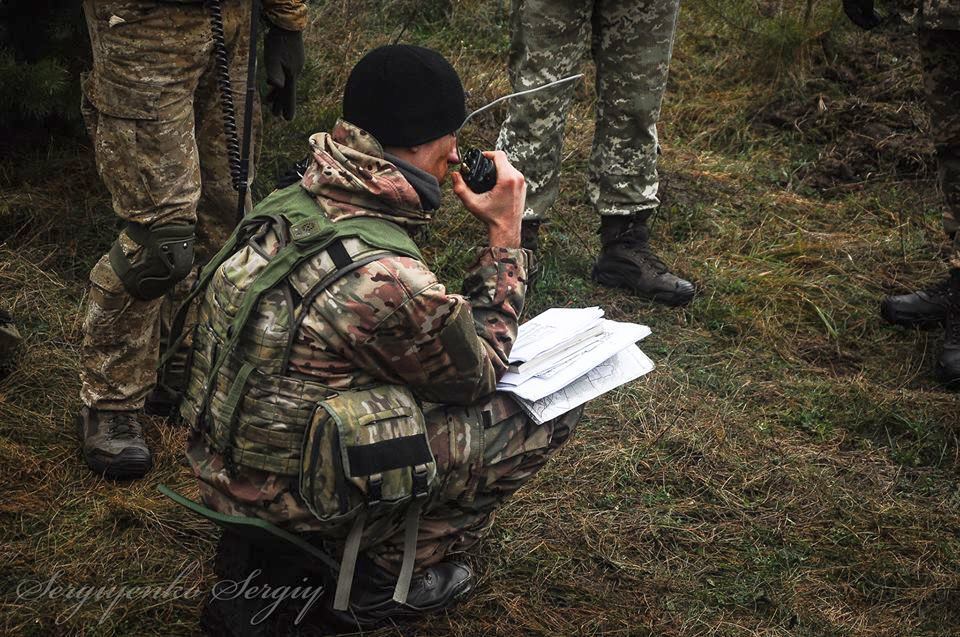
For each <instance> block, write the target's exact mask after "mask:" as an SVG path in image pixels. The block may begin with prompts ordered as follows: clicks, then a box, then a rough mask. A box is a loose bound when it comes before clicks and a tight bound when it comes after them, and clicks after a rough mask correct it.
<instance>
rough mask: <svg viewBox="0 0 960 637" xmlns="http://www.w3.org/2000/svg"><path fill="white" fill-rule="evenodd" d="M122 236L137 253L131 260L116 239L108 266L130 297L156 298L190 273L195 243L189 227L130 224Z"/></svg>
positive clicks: (184, 225)
mask: <svg viewBox="0 0 960 637" xmlns="http://www.w3.org/2000/svg"><path fill="white" fill-rule="evenodd" d="M126 234H127V236H128V237H130V239H131V240H133V241H134V242H135V243H137V244H138V245H139V246H140V250H138V251H137V252H135V253H134V255H133V257H132V259H131V258H130V257H128V256H127V254H126V253H125V252H124V250H123V247H122V246H121V245H120V240H119V239H118V240H117V241H116V242H114V244H113V247H112V248H111V249H110V265H111V267H112V268H113V271H114V272H115V273H116V274H117V277H118V278H119V279H120V281H121V282H122V283H123V287H124V288H125V289H126V290H127V292H129V293H130V296H132V297H133V298H135V299H139V300H141V301H149V300H152V299H157V298H160V297H161V296H163V295H164V294H166V293H167V292H168V291H169V290H171V289H173V287H174V286H175V285H176V284H177V282H178V281H180V280H182V279H183V278H185V277H186V276H187V275H188V274H189V273H190V268H191V267H192V266H193V257H194V254H193V253H194V243H195V241H196V236H195V228H194V226H193V225H192V224H190V225H188V224H170V225H153V226H145V225H142V224H139V223H133V222H130V223H128V224H127V228H126Z"/></svg>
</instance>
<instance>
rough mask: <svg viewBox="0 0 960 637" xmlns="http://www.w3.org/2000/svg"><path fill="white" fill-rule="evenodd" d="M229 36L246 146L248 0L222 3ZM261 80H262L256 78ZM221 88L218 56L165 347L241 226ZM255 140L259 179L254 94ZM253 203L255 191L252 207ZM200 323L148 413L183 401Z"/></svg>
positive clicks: (200, 113)
mask: <svg viewBox="0 0 960 637" xmlns="http://www.w3.org/2000/svg"><path fill="white" fill-rule="evenodd" d="M221 9H222V13H223V20H224V35H225V44H226V48H227V51H228V52H229V53H230V62H229V67H228V68H229V73H230V84H231V87H232V91H231V95H232V96H233V104H234V109H235V112H236V120H237V121H236V125H237V135H238V138H239V141H240V142H241V144H242V141H243V140H242V137H243V118H244V112H245V110H244V109H245V101H246V84H247V60H248V59H249V55H248V54H249V52H250V13H251V5H250V2H248V1H247V0H225V1H224V2H222V6H221ZM254 81H256V80H254ZM220 94H221V93H220V87H219V84H218V81H217V67H216V62H215V59H214V57H213V56H211V57H210V58H209V60H208V62H207V65H206V67H205V68H204V70H203V75H202V76H201V78H200V82H199V85H198V86H197V91H196V95H195V100H194V126H195V130H196V140H197V151H198V154H199V161H200V183H201V195H200V201H199V203H198V204H197V243H196V261H195V266H194V268H193V271H192V272H191V273H190V276H188V277H187V278H185V279H184V280H183V281H181V282H180V283H179V284H178V285H177V287H176V289H174V291H173V292H172V293H170V294H169V295H168V297H167V302H166V303H165V304H164V309H163V313H162V317H161V318H162V320H161V326H160V327H161V342H162V349H163V350H164V351H166V347H167V346H168V344H170V343H171V342H172V341H174V340H176V338H177V337H178V336H179V335H177V334H170V333H169V330H170V327H171V324H172V322H173V318H174V316H175V315H176V311H177V309H178V308H179V306H180V303H181V302H182V300H183V299H184V298H185V297H186V296H187V294H189V292H190V289H191V287H192V285H193V283H194V282H195V281H196V278H197V274H198V273H199V270H200V268H201V267H203V265H204V264H205V263H206V262H207V261H208V260H210V258H211V257H213V255H214V254H216V253H217V251H218V250H219V249H220V248H221V247H222V246H223V245H224V243H226V240H227V238H228V237H229V236H230V234H231V233H232V232H233V229H234V227H235V226H236V224H237V221H238V220H237V197H238V193H237V191H236V190H235V189H234V187H233V182H232V179H231V174H230V160H229V155H228V152H227V148H228V141H227V138H226V134H225V132H224V127H223V113H222V110H221V106H220ZM253 106H254V111H253V120H252V130H251V133H252V143H251V145H250V154H251V157H250V164H249V166H250V169H249V172H250V174H249V181H250V182H252V181H253V177H254V163H255V162H254V158H255V157H256V155H257V152H256V149H257V148H258V142H259V137H260V134H259V133H260V98H259V93H256V92H255V93H254V102H253ZM251 205H252V203H251V198H250V193H249V190H248V192H247V201H246V206H247V208H248V209H249V207H250V206H251ZM194 323H195V321H194V320H191V319H190V317H188V320H187V322H186V324H185V325H184V331H185V332H186V333H187V334H188V336H187V338H186V339H185V340H184V342H183V343H182V344H181V347H180V348H179V351H178V352H177V354H176V355H175V356H174V357H173V358H171V359H170V361H169V362H168V364H166V365H165V366H164V368H163V369H162V370H161V372H160V378H159V379H158V386H157V388H156V389H155V390H154V391H152V392H150V394H149V395H148V396H147V402H146V407H145V408H146V411H147V413H152V414H157V415H162V416H167V415H170V414H171V413H173V411H174V409H175V406H176V405H177V403H178V402H179V394H180V393H181V392H182V391H183V388H184V383H185V382H186V378H185V372H186V361H187V356H188V352H189V347H190V339H189V329H190V328H191V326H192V325H193V324H194Z"/></svg>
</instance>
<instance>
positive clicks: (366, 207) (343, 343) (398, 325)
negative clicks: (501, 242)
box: [290, 121, 529, 404]
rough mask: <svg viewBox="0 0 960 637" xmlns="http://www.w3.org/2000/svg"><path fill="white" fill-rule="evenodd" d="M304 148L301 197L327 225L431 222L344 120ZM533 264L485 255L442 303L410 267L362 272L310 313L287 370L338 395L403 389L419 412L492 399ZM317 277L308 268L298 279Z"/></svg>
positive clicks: (392, 264)
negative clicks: (356, 220)
mask: <svg viewBox="0 0 960 637" xmlns="http://www.w3.org/2000/svg"><path fill="white" fill-rule="evenodd" d="M310 145H311V147H312V149H313V163H312V164H311V165H310V166H309V168H308V169H307V171H306V172H305V173H304V177H303V182H302V186H303V188H305V189H306V190H307V191H308V192H310V193H311V194H312V195H314V197H315V198H316V200H317V202H318V203H319V204H320V206H321V207H322V208H323V210H324V211H325V213H326V214H327V216H328V217H329V218H330V219H332V220H334V221H338V220H341V219H347V218H350V217H357V216H372V217H379V218H384V219H388V220H390V221H393V222H394V223H397V224H399V225H401V226H403V227H406V228H410V229H414V228H416V227H417V226H420V225H422V224H425V223H427V222H428V221H429V220H430V213H429V212H428V211H425V210H423V208H422V207H421V205H420V199H419V196H418V195H417V193H416V191H415V190H414V189H413V187H412V186H411V185H410V184H409V183H408V182H407V180H406V179H405V178H404V177H403V175H402V174H401V173H400V171H399V170H398V169H397V168H396V167H395V166H394V165H393V164H391V163H390V162H389V161H387V160H385V159H384V158H383V149H382V148H381V147H380V145H379V143H378V142H377V141H376V140H375V139H374V138H373V137H371V136H370V135H368V134H367V133H365V132H364V131H362V130H360V129H359V128H357V127H355V126H353V125H351V124H349V123H347V122H344V121H340V122H338V123H337V125H336V126H335V127H334V129H333V132H332V133H331V134H326V133H320V134H317V135H314V136H312V137H311V138H310ZM528 256H529V253H528V252H525V251H524V250H521V249H519V248H500V247H487V248H482V249H480V250H479V252H478V255H477V261H476V264H475V265H474V266H473V267H472V268H471V269H470V270H469V272H467V275H466V276H465V278H464V283H463V294H462V295H456V294H449V293H448V292H447V290H446V288H444V286H443V285H442V284H441V283H440V282H439V281H437V278H436V277H435V276H434V274H433V273H432V272H431V271H430V269H429V268H428V267H427V266H426V265H425V264H424V263H422V262H421V261H418V260H416V259H413V258H410V257H405V256H392V257H386V258H382V259H380V260H378V261H375V262H373V263H370V264H368V265H365V266H363V267H361V268H360V269H359V270H357V271H355V272H354V273H351V274H350V275H349V276H347V277H344V278H342V279H340V280H339V281H337V282H335V283H334V284H333V285H332V286H330V287H329V288H328V289H327V290H325V291H324V293H323V294H322V296H321V297H320V298H318V299H317V300H316V301H315V302H314V303H313V304H312V305H311V307H310V308H309V310H308V314H307V316H306V318H305V320H304V322H303V327H302V329H301V330H300V333H299V334H297V335H296V337H295V342H294V346H293V350H292V352H291V357H290V371H291V372H294V373H296V374H298V375H300V376H306V377H311V378H312V379H314V380H316V381H318V382H321V383H324V384H326V385H328V386H330V387H332V388H334V389H350V388H354V387H360V386H365V385H369V384H371V383H375V382H377V381H380V382H384V383H392V384H399V385H407V386H409V387H410V388H411V389H412V390H413V392H414V394H415V395H416V396H417V397H418V398H420V399H422V400H426V401H432V402H440V403H453V404H469V403H472V402H474V401H476V400H477V399H478V398H480V397H482V396H485V395H487V394H490V393H492V392H493V391H494V389H495V387H496V383H497V379H498V378H499V377H500V376H502V375H503V373H504V372H505V371H506V369H507V366H508V361H507V357H508V355H509V353H510V348H511V347H512V346H513V342H514V340H515V339H516V335H517V320H518V318H519V316H520V313H521V311H522V310H523V299H524V294H525V292H526V268H527V259H528ZM316 269H318V265H317V260H314V262H311V263H308V264H306V265H305V266H303V267H302V268H301V269H300V271H299V272H298V273H297V274H296V275H295V276H298V277H310V276H311V274H310V273H311V271H312V270H316ZM452 326H456V327H455V329H451V327H452Z"/></svg>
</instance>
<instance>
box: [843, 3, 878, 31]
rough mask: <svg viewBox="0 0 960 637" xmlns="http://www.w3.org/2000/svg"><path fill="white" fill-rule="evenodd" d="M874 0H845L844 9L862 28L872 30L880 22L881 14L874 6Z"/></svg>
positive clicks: (852, 20) (851, 19)
mask: <svg viewBox="0 0 960 637" xmlns="http://www.w3.org/2000/svg"><path fill="white" fill-rule="evenodd" d="M873 2H874V0H843V11H844V13H846V14H847V17H848V18H850V21H851V22H853V23H854V24H855V25H857V26H858V27H860V28H861V29H867V30H870V29H872V28H873V27H875V26H877V25H878V24H880V22H881V19H880V14H878V13H877V12H876V10H874V8H873Z"/></svg>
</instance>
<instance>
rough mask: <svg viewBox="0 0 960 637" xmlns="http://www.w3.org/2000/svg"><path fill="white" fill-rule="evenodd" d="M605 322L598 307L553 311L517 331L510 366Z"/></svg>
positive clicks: (554, 309) (538, 316) (567, 308)
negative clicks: (602, 320)
mask: <svg viewBox="0 0 960 637" xmlns="http://www.w3.org/2000/svg"><path fill="white" fill-rule="evenodd" d="M602 318H603V310H602V309H600V308H599V307H583V308H579V307H554V308H550V309H549V310H547V311H546V312H543V313H542V314H538V315H537V316H535V317H533V318H532V319H530V320H529V321H527V322H526V323H524V324H523V325H521V326H520V327H519V329H518V330H517V340H516V342H515V343H514V345H513V349H511V350H510V362H511V363H516V362H522V361H528V360H530V359H532V358H533V357H534V356H536V355H537V354H540V353H542V352H546V351H548V350H550V349H551V348H553V347H556V346H557V345H558V344H560V343H562V342H563V341H565V340H567V339H570V338H573V337H576V335H577V334H579V333H581V332H584V331H586V330H588V329H590V327H591V326H592V325H593V324H594V323H597V322H598V321H600V320H601V319H602Z"/></svg>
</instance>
